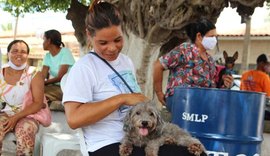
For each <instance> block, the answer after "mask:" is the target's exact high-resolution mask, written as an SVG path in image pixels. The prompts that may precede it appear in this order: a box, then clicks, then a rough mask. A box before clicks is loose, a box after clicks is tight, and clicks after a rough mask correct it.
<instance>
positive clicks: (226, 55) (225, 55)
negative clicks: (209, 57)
mask: <svg viewBox="0 0 270 156" xmlns="http://www.w3.org/2000/svg"><path fill="white" fill-rule="evenodd" d="M223 58H224V59H225V61H226V59H227V58H228V54H227V52H226V51H225V50H224V51H223Z"/></svg>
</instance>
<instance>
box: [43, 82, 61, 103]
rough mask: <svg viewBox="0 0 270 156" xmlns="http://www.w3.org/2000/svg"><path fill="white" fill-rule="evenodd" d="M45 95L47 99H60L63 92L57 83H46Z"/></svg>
mask: <svg viewBox="0 0 270 156" xmlns="http://www.w3.org/2000/svg"><path fill="white" fill-rule="evenodd" d="M44 92H45V96H46V98H47V100H49V101H62V96H63V92H62V90H61V88H60V86H58V85H47V86H45V88H44Z"/></svg>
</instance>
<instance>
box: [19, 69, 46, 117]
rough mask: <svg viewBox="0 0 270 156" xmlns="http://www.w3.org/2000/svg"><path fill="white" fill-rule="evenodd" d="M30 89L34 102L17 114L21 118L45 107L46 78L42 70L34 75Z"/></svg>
mask: <svg viewBox="0 0 270 156" xmlns="http://www.w3.org/2000/svg"><path fill="white" fill-rule="evenodd" d="M30 89H31V92H32V98H33V103H32V104H31V105H29V106H27V107H26V108H25V109H24V110H22V111H21V112H20V113H18V114H17V115H18V116H20V117H21V118H22V117H25V116H27V115H30V114H34V113H36V112H38V111H39V110H40V109H41V108H42V107H43V101H44V99H43V98H44V80H43V77H42V74H41V72H37V73H36V75H35V76H34V77H33V79H32V81H31V87H30Z"/></svg>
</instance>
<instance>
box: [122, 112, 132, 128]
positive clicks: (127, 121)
mask: <svg viewBox="0 0 270 156" xmlns="http://www.w3.org/2000/svg"><path fill="white" fill-rule="evenodd" d="M132 109H133V108H131V110H129V111H128V112H127V114H126V116H125V118H124V120H123V123H124V127H123V130H124V131H125V132H128V131H130V130H131V128H132V124H131V114H132Z"/></svg>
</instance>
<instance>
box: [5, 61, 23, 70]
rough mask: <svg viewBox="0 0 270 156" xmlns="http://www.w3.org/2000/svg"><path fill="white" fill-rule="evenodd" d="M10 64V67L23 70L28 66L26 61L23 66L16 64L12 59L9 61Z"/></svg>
mask: <svg viewBox="0 0 270 156" xmlns="http://www.w3.org/2000/svg"><path fill="white" fill-rule="evenodd" d="M8 65H9V66H10V68H12V69H14V70H23V69H25V67H26V65H27V64H26V63H24V64H23V65H21V66H19V67H18V66H16V65H15V64H13V63H12V62H11V61H10V60H9V61H8Z"/></svg>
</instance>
